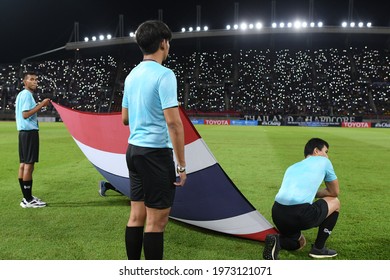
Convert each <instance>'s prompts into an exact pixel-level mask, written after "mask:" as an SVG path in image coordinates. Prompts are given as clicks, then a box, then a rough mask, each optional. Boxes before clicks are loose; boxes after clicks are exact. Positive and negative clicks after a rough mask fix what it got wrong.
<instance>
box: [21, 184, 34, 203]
mask: <svg viewBox="0 0 390 280" xmlns="http://www.w3.org/2000/svg"><path fill="white" fill-rule="evenodd" d="M20 181H22V182H20ZM19 184H20V188H21V189H22V193H23V197H24V198H25V199H26V200H27V201H28V202H30V201H31V200H32V199H33V197H32V184H33V181H32V180H30V181H23V180H22V179H19Z"/></svg>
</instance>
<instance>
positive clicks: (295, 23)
mask: <svg viewBox="0 0 390 280" xmlns="http://www.w3.org/2000/svg"><path fill="white" fill-rule="evenodd" d="M301 27H302V23H301V22H300V21H299V20H296V21H294V28H295V29H299V28H301Z"/></svg>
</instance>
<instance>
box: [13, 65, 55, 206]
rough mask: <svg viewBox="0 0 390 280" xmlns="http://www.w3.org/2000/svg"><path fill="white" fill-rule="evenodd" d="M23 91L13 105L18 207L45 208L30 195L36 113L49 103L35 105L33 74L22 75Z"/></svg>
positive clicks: (36, 138)
mask: <svg viewBox="0 0 390 280" xmlns="http://www.w3.org/2000/svg"><path fill="white" fill-rule="evenodd" d="M23 84H24V89H23V90H22V91H21V92H19V94H18V95H17V97H16V103H15V119H16V128H17V130H18V131H19V162H20V164H19V172H18V178H19V185H20V188H21V190H22V193H23V199H22V202H20V206H21V207H23V208H40V207H45V206H46V203H45V202H43V201H42V200H40V199H39V198H37V197H35V196H33V195H32V185H33V178H32V174H33V171H34V165H35V163H36V162H38V159H39V134H38V131H39V126H38V118H37V112H38V111H39V110H41V109H42V107H46V106H47V105H49V103H50V99H49V98H46V99H44V100H43V101H42V102H41V103H38V104H37V103H36V102H35V100H34V97H33V92H34V91H35V90H36V89H37V86H38V77H37V75H36V74H35V73H34V72H26V73H25V74H24V75H23Z"/></svg>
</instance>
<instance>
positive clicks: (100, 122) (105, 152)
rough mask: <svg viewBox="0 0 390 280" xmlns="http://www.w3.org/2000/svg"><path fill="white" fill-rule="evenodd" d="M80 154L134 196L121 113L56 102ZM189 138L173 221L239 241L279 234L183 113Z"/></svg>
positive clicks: (127, 133)
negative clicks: (183, 180)
mask: <svg viewBox="0 0 390 280" xmlns="http://www.w3.org/2000/svg"><path fill="white" fill-rule="evenodd" d="M53 105H54V107H55V108H56V110H57V111H58V113H59V114H60V117H61V119H62V121H63V122H64V123H65V126H66V127H67V128H68V130H69V132H70V134H71V135H72V137H73V139H74V141H75V142H76V143H77V145H78V146H79V148H80V149H81V151H82V152H83V153H84V155H85V156H86V157H87V158H88V160H89V161H90V162H91V163H92V164H93V165H94V167H95V168H96V169H97V170H98V171H99V172H100V173H101V174H102V176H103V177H104V178H105V179H106V180H107V181H108V182H110V183H111V184H112V185H113V186H115V188H117V189H118V190H119V191H120V192H122V193H123V194H125V195H126V196H130V180H129V174H128V170H127V165H126V149H127V145H128V143H127V140H128V138H129V128H128V127H127V126H124V125H123V124H122V118H121V114H120V113H110V114H96V113H89V112H88V113H87V112H81V111H76V110H72V109H69V108H66V107H63V106H61V105H59V104H56V103H54V102H53ZM180 116H181V119H182V122H183V126H184V133H185V156H186V162H187V168H186V169H187V181H186V184H185V186H184V187H180V188H177V189H176V196H175V201H174V204H173V206H172V210H171V214H170V217H171V218H172V219H175V220H178V221H181V222H184V223H187V224H191V225H195V226H199V227H202V228H206V229H210V230H214V231H218V232H222V233H227V234H232V235H235V236H239V237H243V238H248V239H253V240H259V241H264V239H265V236H266V235H267V234H270V233H276V229H275V228H274V227H273V226H272V225H271V224H270V223H269V222H268V221H267V220H266V219H265V218H264V217H263V216H262V215H261V214H260V213H259V212H258V211H257V210H256V209H255V208H254V207H253V206H252V204H251V203H250V202H249V201H248V200H247V199H246V198H245V197H244V195H243V194H242V193H241V192H240V191H239V190H238V188H237V187H236V186H235V184H234V183H233V182H232V181H231V180H230V178H229V176H228V175H227V174H226V173H225V172H224V171H223V169H222V168H221V166H220V165H219V163H218V162H217V160H216V159H215V157H214V155H213V154H212V153H211V151H210V150H209V148H208V147H207V145H206V143H205V142H204V141H203V139H202V137H201V136H200V135H199V133H198V132H197V131H196V129H195V127H194V126H193V124H192V123H191V121H190V120H189V119H188V117H187V115H186V114H185V112H184V111H183V110H182V109H181V108H180Z"/></svg>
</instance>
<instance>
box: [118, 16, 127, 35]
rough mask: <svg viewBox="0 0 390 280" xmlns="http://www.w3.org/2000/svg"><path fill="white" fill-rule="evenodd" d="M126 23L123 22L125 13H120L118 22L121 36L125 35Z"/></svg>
mask: <svg viewBox="0 0 390 280" xmlns="http://www.w3.org/2000/svg"><path fill="white" fill-rule="evenodd" d="M123 26H124V24H123V15H119V22H118V28H119V34H118V35H119V36H118V37H124V36H125V32H124V27H123Z"/></svg>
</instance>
